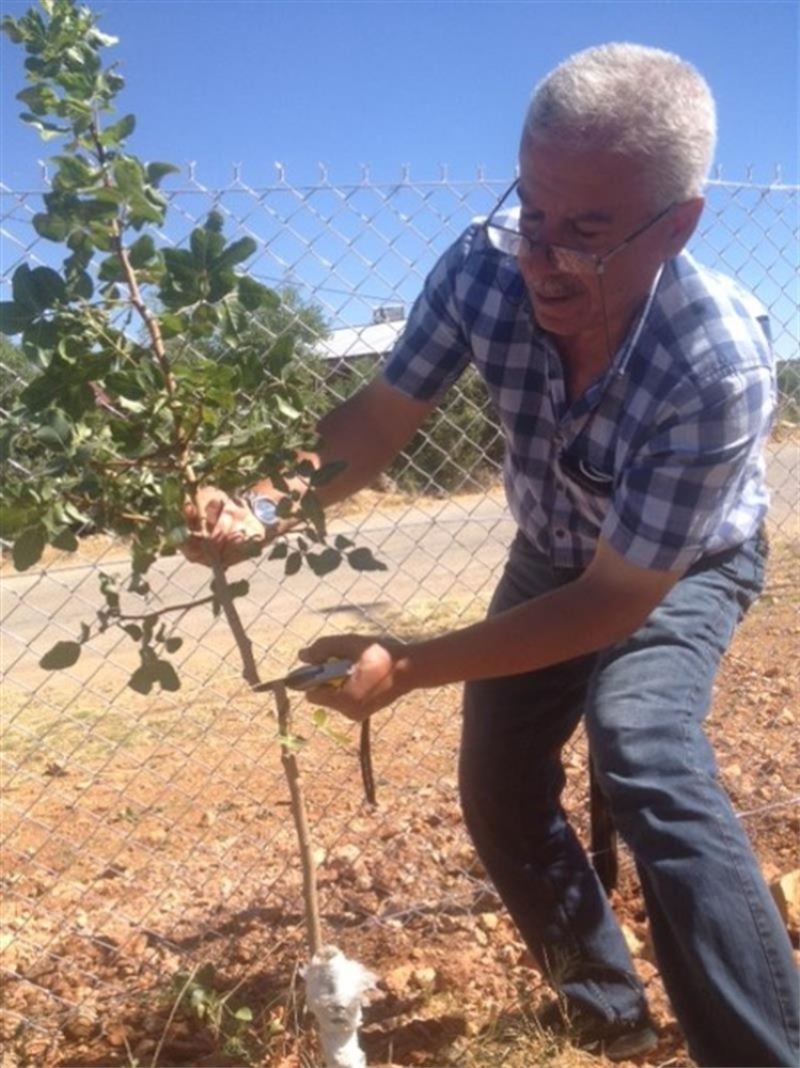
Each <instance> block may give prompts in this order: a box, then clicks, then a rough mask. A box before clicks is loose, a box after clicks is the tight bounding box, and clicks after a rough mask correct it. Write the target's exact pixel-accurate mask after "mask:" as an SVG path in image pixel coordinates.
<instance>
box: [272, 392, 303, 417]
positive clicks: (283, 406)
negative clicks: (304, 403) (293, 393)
mask: <svg viewBox="0 0 800 1068" xmlns="http://www.w3.org/2000/svg"><path fill="white" fill-rule="evenodd" d="M275 403H276V404H277V406H278V411H279V412H280V413H281V414H282V415H285V416H286V418H287V419H291V420H292V422H294V420H295V419H299V418H300V416H301V415H302V412H298V410H297V408H293V407H292V405H291V404H290V403H289V402H288V401H287V399H286V398H285V397H284V396H282V395H281V394H280V393H279V394H278V396H277V397H276V398H275Z"/></svg>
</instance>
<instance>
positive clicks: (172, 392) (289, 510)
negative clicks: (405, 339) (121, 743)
mask: <svg viewBox="0 0 800 1068" xmlns="http://www.w3.org/2000/svg"><path fill="white" fill-rule="evenodd" d="M40 4H41V10H37V9H31V10H29V11H28V12H27V13H26V14H24V15H23V16H21V17H20V18H18V19H14V18H12V17H10V16H6V17H5V18H4V20H3V24H2V26H3V30H4V31H5V32H6V34H7V35H8V36H9V37H10V38H11V40H12V41H13V42H15V43H17V44H20V45H22V46H24V48H25V50H26V53H27V58H26V60H25V70H26V76H27V80H28V82H29V83H30V84H29V86H28V88H26V89H24V90H23V91H22V92H20V93H19V94H18V99H19V100H20V101H21V102H22V103H23V105H24V106H25V109H26V110H25V111H24V112H23V114H22V116H21V117H22V120H23V121H24V122H25V123H27V124H28V125H29V126H31V127H32V128H33V129H35V130H37V131H38V132H39V134H40V135H41V137H42V138H43V139H44V140H46V141H50V140H58V141H61V142H62V143H63V147H62V148H61V152H60V154H58V155H56V156H55V157H53V161H54V163H55V165H56V169H55V171H54V173H53V179H52V186H51V189H50V191H49V192H47V193H46V194H45V195H44V210H43V211H41V212H39V213H38V214H37V215H35V216H34V219H33V225H34V228H35V229H36V232H37V233H38V234H39V235H40V236H41V237H43V238H45V239H47V240H48V241H50V242H53V243H54V244H56V245H61V246H65V251H66V256H65V258H64V260H63V264H62V267H61V269H60V270H56V269H54V268H52V267H46V266H39V267H34V268H31V267H29V266H28V265H22V266H20V267H19V268H18V269H17V270H16V271H15V273H14V276H13V281H12V294H11V295H12V299H11V300H10V301H6V302H4V303H3V304H2V305H1V306H0V328H1V329H2V333H3V334H5V335H7V336H8V337H19V339H20V342H19V349H16V348H15V349H14V352H15V353H16V354H17V356H19V354H20V353H21V356H22V358H24V361H25V370H24V373H23V374H22V375H21V377H22V378H23V379H26V380H27V382H26V384H25V385H24V388H22V389H21V390H20V391H19V392H18V395H17V396H15V398H14V400H15V403H14V405H13V408H12V411H11V412H10V413H9V415H8V418H7V419H6V420H5V423H4V426H3V429H2V432H0V451H1V452H2V457H3V459H4V460H5V461H6V463H7V475H6V478H5V479H4V482H3V487H2V498H0V518H1V519H2V527H3V535H4V537H6V538H9V539H13V557H14V563H15V565H16V567H17V568H18V569H20V570H22V569H25V568H29V567H32V566H33V565H35V564H36V563H37V562H38V560H39V559H40V557H41V555H42V552H43V550H44V548H45V546H46V545H48V544H50V545H54V546H56V547H58V548H60V549H66V550H73V549H75V548H77V545H78V542H77V538H76V533H75V531H76V529H79V528H80V526H81V525H82V524H84V525H86V524H88V525H90V526H91V527H92V528H94V529H101V530H106V531H109V532H112V533H113V534H115V535H119V536H123V537H126V538H128V539H130V544H131V550H132V577H131V581H130V584H129V585H128V589H127V593H130V594H133V595H140V596H142V597H145V598H146V596H147V593H148V584H147V578H146V576H147V572H148V569H149V568H150V566H151V564H152V563H153V561H154V560H155V559H156V558H158V557H160V556H165V555H169V554H173V553H175V552H176V551H177V550H178V548H179V546H180V545H181V544H182V542H183V541H184V540H185V538H186V536H187V529H186V525H185V522H184V508H185V505H186V503H187V501H188V502H191V501H192V500H194V499H195V498H196V494H197V491H198V488H199V487H200V486H202V485H203V484H205V483H208V484H213V485H216V486H219V487H221V488H223V489H227V490H238V489H240V488H241V487H243V486H246V485H248V484H250V483H252V482H255V481H257V480H258V479H260V478H264V477H268V478H270V479H271V480H272V481H273V483H274V484H275V485H276V486H277V487H278V488H279V489H281V490H282V491H283V492H285V494H286V496H285V497H284V499H283V500H282V502H281V506H280V508H279V514H281V515H282V516H283V517H285V518H293V519H295V520H296V521H297V523H298V531H299V533H300V535H301V537H300V538H299V539H298V541H297V542H296V543H295V544H293V545H292V546H291V548H290V547H289V546H287V543H286V542H285V541H282V542H280V543H278V544H277V545H276V546H275V547H274V548H273V550H272V554H271V555H272V556H273V557H283V558H284V559H285V566H286V571H287V573H291V572H293V571H295V570H297V569H298V568H299V567H300V566H301V564H302V563H303V562H306V563H307V564H309V565H310V566H311V567H312V568H313V569H314V570H315V572H316V573H317V574H324V573H325V572H327V571H329V570H332V569H333V568H335V567H336V566H338V565H339V563H340V562H341V561H342V560H344V559H346V560H348V561H349V563H350V564H351V565H352V566H353V567H356V568H358V569H363V568H375V567H379V566H381V565H379V564H378V563H377V561H375V560H374V558H373V557H372V556H371V554H370V553H369V552H368V551H367V550H365V549H355V548H354V547H353V545H352V543H350V542H349V541H348V540H347V539H344V538H338V539H336V541H335V542H334V544H333V545H330V544H328V543H327V540H326V529H325V518H324V515H323V513H322V510H321V508H320V506H319V503H318V501H317V498H316V496H315V492H314V491H315V489H316V488H317V487H318V486H319V485H321V484H323V483H324V481H325V480H326V479H328V478H330V477H331V476H332V475H333V474H335V468H334V466H333V465H332V466H330V467H328V468H323V469H321V470H314V469H313V468H312V467H311V465H310V464H307V463H306V464H303V463H298V462H297V460H296V453H297V450H298V449H302V448H308V447H310V446H311V445H312V444H313V430H312V427H311V426H310V425H309V423H308V422H307V421H306V419H305V418H304V416H303V414H302V413H303V409H304V405H303V403H302V389H303V385H304V378H303V368H302V361H301V360H298V359H297V355H298V352H300V353H301V354H302V352H303V351H304V349H305V351H307V349H308V342H309V338H310V336H311V334H312V333H313V332H314V330H317V329H319V330H322V329H324V323H323V321H322V320H321V318H320V317H319V315H318V313H316V312H315V311H314V309H309V308H303V307H301V306H300V305H299V302H298V301H297V299H296V298H295V297H294V296H293V295H292V294H291V293H290V292H289V291H284V293H283V294H279V293H277V292H275V291H274V290H272V289H270V288H268V287H266V286H264V285H262V284H260V283H259V282H257V281H255V280H253V279H251V278H249V277H247V275H246V274H242V273H241V272H240V269H239V268H240V266H241V264H243V263H244V262H245V261H246V260H247V259H248V258H249V257H250V256H251V255H252V254H253V252H254V251H255V249H256V242H255V241H254V240H253V239H252V238H249V237H242V238H239V239H237V240H232V241H229V240H228V239H227V238H226V236H225V234H224V225H223V217H222V216H221V214H219V213H218V212H211V214H209V216H208V218H207V219H206V221H205V222H204V224H203V225H201V226H198V227H197V228H196V229H195V230H193V231H192V233H191V235H190V238H189V242H188V247H185V248H174V247H169V246H166V247H164V246H159V244H158V242H157V240H156V236H155V235H156V231H157V230H158V229H159V228H161V227H162V225H163V223H164V219H165V216H166V213H167V209H168V204H169V201H168V198H167V197H166V196H165V195H164V193H163V192H162V191H161V183H162V181H163V180H164V179H165V178H166V177H167V176H169V175H171V174H175V173H177V171H178V168H177V167H175V166H173V165H172V164H169V163H164V162H150V163H145V162H142V161H141V160H140V159H138V158H137V157H136V156H135V155H133V154H132V153H131V151H130V149H129V148H128V142H129V139H130V137H131V135H132V134H133V132H134V128H135V119H134V116H133V115H123V116H122V117H121V118H117V117H114V116H113V115H112V113H113V110H114V104H115V100H116V98H117V96H118V94H119V93H120V91H121V90H122V88H123V84H124V83H123V79H122V77H121V76H120V74H119V72H118V70H117V67H116V65H113V64H112V65H111V66H104V64H103V61H102V58H101V54H102V52H103V50H104V49H106V48H107V47H110V46H111V45H113V44H115V43H116V42H115V39H114V38H112V37H109V36H107V35H105V34H103V33H101V32H100V31H99V30H98V28H97V25H96V18H95V15H94V14H93V13H92V12H91V11H90V10H89V9H88V8H85V7H79V6H77V4H76V3H75V2H74V0H40ZM282 298H283V299H282ZM298 477H299V478H300V479H301V481H302V484H303V485H304V487H305V488H304V489H303V490H302V491H297V490H295V491H293V492H292V491H290V489H289V486H288V484H287V479H289V478H298ZM212 563H213V564H214V567H213V580H212V585H211V592H210V595H209V597H208V598H206V600H208V601H210V602H212V603H213V607H214V610H215V611H217V612H222V613H224V615H225V618H226V619H227V622H228V624H229V625H230V627H231V629H232V632H233V634H234V636H235V638H236V641H237V644H238V647H239V650H240V653H241V657H242V666H243V675H244V677H245V679H246V681H247V682H248V683H249V684H250V685H253V686H255V685H257V684H258V682H259V678H258V672H257V669H256V664H255V661H254V658H253V653H252V648H251V644H250V642H249V640H248V638H247V635H246V634H245V632H244V628H243V626H242V623H241V620H240V618H239V615H238V612H237V609H236V605H235V603H234V600H235V598H236V597H237V596H241V595H242V594H244V593H246V592H247V584H246V583H245V582H235V583H229V582H228V581H227V580H226V576H225V572H224V570H223V569H222V567H221V565H220V564H219V562H217V561H212ZM101 591H102V594H103V599H104V606H103V607H102V608H101V609H100V611H99V612H98V616H97V623H96V624H93V625H92V626H89V625H88V624H84V625H83V627H82V631H81V634H80V635H79V636H77V637H76V640H74V641H62V642H59V643H57V644H56V645H55V646H54V647H53V648H52V649H51V650H50V651H49V652H48V653H47V654H46V655H45V656H44V658H43V660H42V666H43V667H45V668H48V669H59V668H65V667H69V666H70V665H71V664H73V663H75V661H76V660H77V659H78V657H79V655H80V652H81V647H82V645H83V644H84V643H85V642H86V641H88V640H89V639H90V638H91V636H92V633H93V631H94V630H95V628H97V629H99V630H105V629H107V628H109V627H112V626H120V627H122V629H123V630H125V632H126V633H127V634H128V635H129V637H130V638H131V639H132V640H133V641H134V642H136V643H137V645H138V647H139V657H140V663H139V666H138V668H137V669H136V671H135V672H134V673H133V675H132V677H131V680H130V684H131V686H132V687H133V688H134V689H135V690H137V691H140V692H142V693H148V692H149V691H150V690H151V689H152V688H153V687H154V686H160V687H161V688H162V689H166V690H175V689H177V688H178V687H179V685H180V682H179V679H178V676H177V673H176V671H175V669H174V667H173V664H172V663H171V661H170V659H169V656H170V654H171V653H172V652H174V651H175V650H176V648H177V645H178V644H179V639H173V638H170V637H168V636H167V635H166V632H165V628H164V627H163V626H162V625H161V624H162V620H161V616H163V614H164V609H160V610H159V611H158V612H157V613H156V612H153V611H148V609H147V607H146V606H145V608H144V610H143V611H142V612H141V618H140V619H139V620H137V621H136V622H131V620H130V613H126V614H125V617H124V618H123V614H122V611H121V597H120V594H121V591H120V590H119V589H118V588H117V587H116V585H115V583H114V582H113V580H112V579H111V578H109V577H108V576H104V577H103V579H102V581H101ZM182 607H185V606H182ZM276 699H277V703H278V713H279V724H280V731H281V736H282V742H283V744H282V758H283V763H284V768H285V770H286V774H287V778H288V781H289V786H290V790H291V794H292V801H293V812H294V816H295V824H296V828H297V832H298V835H299V839H300V846H301V855H302V860H303V867H304V883H305V886H306V905H307V919H308V929H309V941H310V945H311V952H312V954H314V953H316V952H317V951H318V949H319V948H320V932H319V916H318V912H317V909H316V896H315V886H314V877H313V865H312V860H311V848H310V842H309V840H308V831H307V827H306V822H305V813H304V806H303V800H302V795H301V792H300V786H299V782H300V780H299V773H298V770H297V764H296V759H295V754H294V753H293V752H292V751H291V748H290V744H289V743H290V738H291V725H290V721H289V705H288V701H287V698H286V693H285V690H284V689H283V688H282V687H279V688H278V689H277V690H276Z"/></svg>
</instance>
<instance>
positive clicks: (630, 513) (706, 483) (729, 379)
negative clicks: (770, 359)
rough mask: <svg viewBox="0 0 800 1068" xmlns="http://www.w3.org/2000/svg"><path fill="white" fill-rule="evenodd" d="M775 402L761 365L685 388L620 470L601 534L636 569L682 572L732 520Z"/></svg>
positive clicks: (758, 459) (665, 407) (768, 375)
mask: <svg viewBox="0 0 800 1068" xmlns="http://www.w3.org/2000/svg"><path fill="white" fill-rule="evenodd" d="M774 403H775V390H774V378H773V375H772V373H771V371H770V368H768V367H765V366H763V365H762V366H759V367H753V368H751V369H748V370H746V371H738V372H735V373H728V374H727V375H725V376H722V377H720V376H714V377H712V378H711V379H710V380H708V381H707V382H705V383H702V382H700V383H698V382H697V381H691V382H684V383H683V384H682V386H681V388H680V390H679V391H678V395H677V396H675V397H673V398H672V399H671V401H670V403H668V404H663V405H662V406H661V409H660V411H659V417H658V419H657V420H656V422H655V425H654V428H653V430H652V432H651V433H649V434H648V435H646V436H645V439H644V441H643V442H642V443H641V445H640V446H639V447H638V449H637V450H636V452H635V454H634V456H633V459H632V460H631V462H630V463H628V464H627V465H626V466H625V469H624V470H623V472H622V476H621V478H620V480H619V483H618V485H617V486H616V488H615V491H614V495H613V498H612V502H611V507H610V509H609V511H608V513H607V515H606V517H605V520H604V523H603V529H602V536H603V537H604V538H605V539H606V540H607V541H608V542H609V544H610V545H611V546H612V548H614V549H615V550H616V551H617V552H618V553H620V555H622V556H624V557H625V558H626V559H627V560H630V562H631V563H633V564H637V565H638V566H640V567H645V568H651V569H653V570H659V571H661V570H663V571H685V570H686V569H687V568H688V567H689V566H690V565H691V564H692V563H694V562H695V561H696V560H697V559H698V558H699V557H700V556H702V555H703V553H704V552H707V551H708V548H707V547H708V544H709V542H710V541H711V540H712V538H713V535H714V534H715V533H717V532H718V531H719V530H720V529H721V528H722V527H723V526H724V525H725V523H726V521H727V520H729V519H730V517H731V516H732V515H734V514H735V512H736V508H737V502H738V501H739V500H740V499H741V494H742V492H743V489H744V487H745V486H746V485H747V484H748V482H749V481H750V479H751V476H752V474H753V472H754V471H755V470H756V469H757V467H758V465H760V464H761V463H762V459H761V453H762V448H763V444H764V441H765V439H766V436H767V434H768V432H769V427H770V423H771V419H772V414H773V410H774ZM765 503H766V502H765ZM712 543H713V542H712Z"/></svg>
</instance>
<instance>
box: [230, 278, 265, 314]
mask: <svg viewBox="0 0 800 1068" xmlns="http://www.w3.org/2000/svg"><path fill="white" fill-rule="evenodd" d="M237 294H238V297H239V303H240V304H241V305H242V307H243V308H246V309H247V311H255V310H256V308H260V307H261V305H262V303H263V302H264V300H265V299H266V297H267V295H270V296H271V295H272V290H270V289H268V288H267V287H266V286H262V285H261V283H260V282H255V281H253V279H252V278H240V279H239V285H238V287H237Z"/></svg>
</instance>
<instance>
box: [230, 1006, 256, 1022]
mask: <svg viewBox="0 0 800 1068" xmlns="http://www.w3.org/2000/svg"><path fill="white" fill-rule="evenodd" d="M233 1016H234V1019H235V1020H242V1021H243V1022H244V1023H251V1022H252V1020H253V1010H252V1009H251V1008H248V1006H247V1005H242V1007H241V1008H240V1009H237V1010H236V1012H235V1013H234V1014H233Z"/></svg>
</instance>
